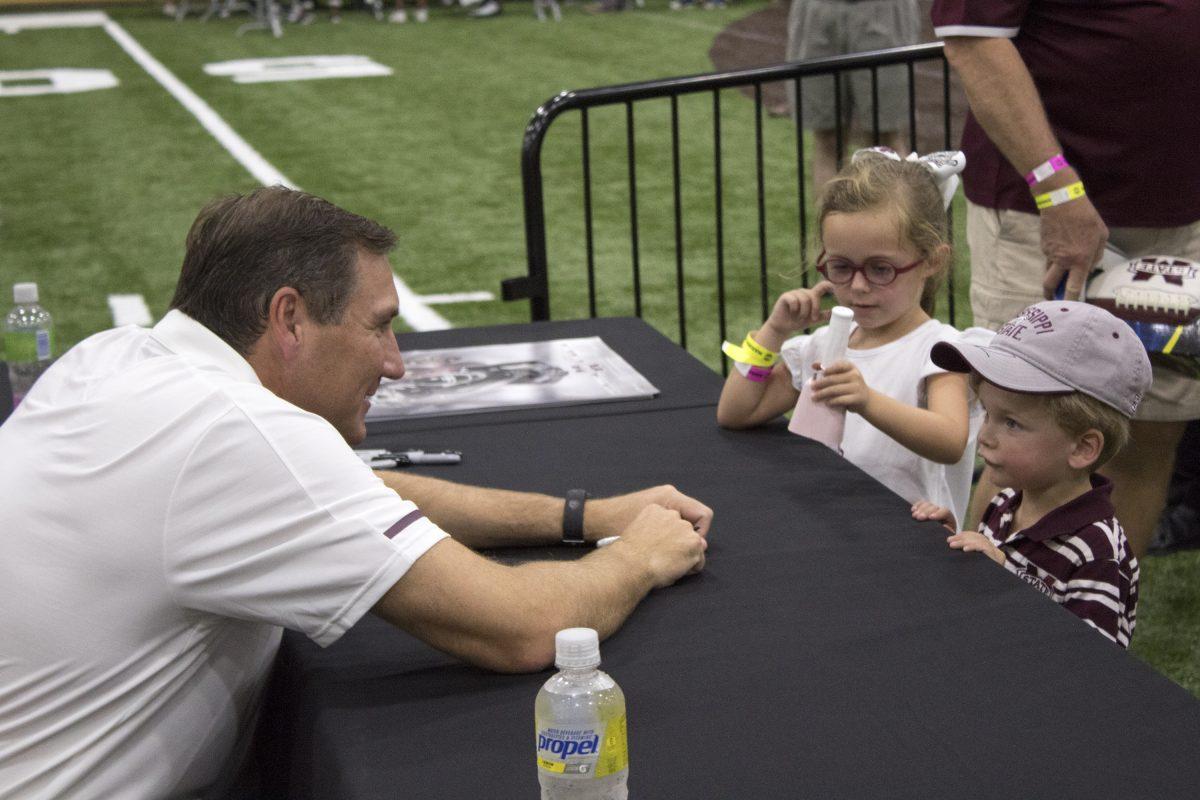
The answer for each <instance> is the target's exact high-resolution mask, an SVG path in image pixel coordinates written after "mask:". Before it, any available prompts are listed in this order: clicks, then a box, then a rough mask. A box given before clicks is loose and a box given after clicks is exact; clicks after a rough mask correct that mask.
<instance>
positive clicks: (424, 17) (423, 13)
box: [413, 8, 429, 22]
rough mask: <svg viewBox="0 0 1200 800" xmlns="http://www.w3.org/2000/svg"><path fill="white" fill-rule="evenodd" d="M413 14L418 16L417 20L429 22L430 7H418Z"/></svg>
mask: <svg viewBox="0 0 1200 800" xmlns="http://www.w3.org/2000/svg"><path fill="white" fill-rule="evenodd" d="M413 16H414V17H416V19H417V22H429V9H428V8H418V9H417V12H416V13H415V14H414V15H413Z"/></svg>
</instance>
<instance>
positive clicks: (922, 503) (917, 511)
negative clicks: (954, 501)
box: [912, 500, 958, 533]
mask: <svg viewBox="0 0 1200 800" xmlns="http://www.w3.org/2000/svg"><path fill="white" fill-rule="evenodd" d="M912 516H913V519H916V520H926V519H931V520H933V521H934V522H940V523H942V525H944V526H945V527H946V528H947V529H948V530H949V531H950V532H951V533H956V532H957V531H958V521H957V520H956V519H954V512H953V511H951V510H950V509H948V508H945V507H944V506H939V505H934V504H933V503H931V502H929V501H928V500H918V501H917V502H915V503H913V507H912Z"/></svg>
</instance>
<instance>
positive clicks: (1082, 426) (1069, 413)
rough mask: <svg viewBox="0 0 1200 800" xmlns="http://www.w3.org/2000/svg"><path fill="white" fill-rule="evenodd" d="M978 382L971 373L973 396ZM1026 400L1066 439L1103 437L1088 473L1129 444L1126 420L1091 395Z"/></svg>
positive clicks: (1038, 396)
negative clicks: (1097, 434) (1038, 405)
mask: <svg viewBox="0 0 1200 800" xmlns="http://www.w3.org/2000/svg"><path fill="white" fill-rule="evenodd" d="M982 382H983V378H982V377H980V375H979V373H977V372H972V373H971V378H970V383H971V389H972V391H974V392H975V393H976V394H978V393H979V384H980V383H982ZM1021 394H1025V393H1024V392H1022V393H1021ZM1028 396H1030V397H1036V398H1038V399H1039V400H1040V401H1041V403H1042V408H1044V409H1046V413H1047V414H1049V415H1050V419H1051V420H1053V421H1054V424H1055V425H1057V426H1058V427H1059V428H1061V429H1062V430H1063V431H1065V432H1066V433H1067V435H1069V436H1080V435H1082V434H1083V433H1084V432H1085V431H1088V430H1090V429H1092V428H1095V429H1096V430H1098V431H1100V434H1101V435H1102V436H1103V437H1104V446H1103V447H1102V448H1100V455H1099V456H1097V457H1096V460H1095V461H1094V462H1092V464H1091V466H1089V467H1088V472H1089V473H1091V472H1095V471H1096V470H1098V469H1100V468H1101V467H1102V466H1104V465H1105V464H1107V463H1108V461H1109V459H1111V458H1112V457H1113V456H1115V455H1116V454H1117V453H1118V452H1120V450H1121V448H1122V447H1124V446H1125V445H1126V444H1127V443H1128V442H1129V417H1127V416H1125V415H1124V414H1122V413H1121V412H1120V411H1117V410H1116V409H1115V408H1113V407H1112V406H1110V405H1108V404H1107V403H1104V402H1101V401H1100V400H1097V399H1096V398H1094V397H1092V396H1091V395H1087V394H1084V393H1083V392H1067V393H1066V394H1036V395H1028Z"/></svg>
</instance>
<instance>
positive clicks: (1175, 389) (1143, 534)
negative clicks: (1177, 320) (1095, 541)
mask: <svg viewBox="0 0 1200 800" xmlns="http://www.w3.org/2000/svg"><path fill="white" fill-rule="evenodd" d="M1109 235H1110V240H1111V241H1112V243H1113V245H1115V246H1116V247H1118V248H1119V249H1120V250H1121V251H1123V252H1124V253H1126V254H1127V255H1129V256H1130V257H1131V258H1132V257H1137V256H1144V255H1171V256H1180V257H1182V258H1189V259H1193V260H1195V259H1200V223H1195V224H1192V225H1185V226H1182V227H1178V228H1161V229H1148V228H1113V229H1112V230H1111V231H1110V234H1109ZM1153 359H1154V356H1151V360H1153ZM1197 418H1200V381H1197V380H1196V379H1194V378H1191V377H1189V376H1187V375H1184V374H1182V373H1180V372H1176V371H1174V370H1172V369H1169V368H1167V367H1165V366H1162V365H1160V364H1157V363H1156V364H1155V365H1154V375H1153V383H1152V384H1151V386H1150V390H1149V391H1148V392H1147V393H1146V396H1145V397H1144V398H1143V399H1142V403H1141V405H1140V406H1139V407H1138V411H1137V418H1136V419H1135V420H1134V421H1133V425H1132V427H1131V429H1130V432H1131V436H1130V441H1129V444H1128V445H1126V446H1125V448H1124V449H1123V450H1122V451H1121V452H1120V453H1118V454H1117V455H1116V456H1115V457H1114V458H1113V460H1112V462H1111V464H1109V465H1106V466H1105V468H1104V469H1102V470H1101V472H1103V473H1104V474H1105V475H1107V476H1108V477H1110V478H1112V480H1113V484H1114V487H1113V505H1114V506H1115V507H1116V510H1117V519H1119V520H1121V525H1122V526H1123V527H1124V528H1125V535H1126V537H1127V538H1128V539H1129V542H1130V545H1131V546H1132V547H1133V552H1134V555H1136V556H1138V557H1139V558H1140V557H1141V556H1142V555H1144V554H1145V552H1146V548H1147V547H1148V546H1149V544H1150V540H1151V539H1152V538H1153V537H1154V529H1155V526H1156V525H1157V524H1158V520H1159V517H1160V516H1162V512H1163V509H1164V508H1165V507H1166V504H1167V492H1168V491H1169V489H1170V485H1171V475H1172V473H1173V472H1174V468H1175V455H1176V452H1177V450H1178V445H1179V441H1180V439H1181V438H1182V437H1183V433H1184V430H1185V429H1186V427H1187V422H1188V420H1192V419H1197Z"/></svg>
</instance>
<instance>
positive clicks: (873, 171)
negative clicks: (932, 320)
mask: <svg viewBox="0 0 1200 800" xmlns="http://www.w3.org/2000/svg"><path fill="white" fill-rule="evenodd" d="M880 208H894V209H895V210H896V216H897V219H898V220H899V228H900V229H899V231H898V233H899V235H900V241H902V242H904V243H906V244H909V245H911V246H912V247H913V248H914V249H915V250H916V251H917V252H918V253H920V255H921V257H922V258H924V259H926V260H927V261H928V262H929V263H934V262H933V258H934V254H935V253H936V252H937V250H938V248H940V247H941V246H942V245H946V246H948V247H949V246H951V243H950V222H949V218H948V217H947V215H946V209H945V206H943V205H942V193H941V191H940V190H939V189H938V187H937V184H936V183H935V182H934V180H933V175H932V174H930V172H929V170H928V169H927V168H926V167H924V166H922V165H921V164H918V163H916V162H914V161H895V160H893V159H891V158H888V157H887V156H884V155H879V154H874V153H867V154H864V155H862V156H860V157H859V158H858V160H857V161H853V162H851V163H850V164H847V165H846V166H845V167H844V168H843V169H842V171H841V172H839V173H838V174H837V176H836V177H835V178H833V180H831V181H830V182H829V183H827V184H826V185H825V189H824V190H823V191H822V193H821V200H820V204H819V209H818V210H819V215H818V218H817V219H818V223H817V224H818V226H819V228H820V229H821V230H824V228H825V218H826V217H827V216H829V215H830V214H854V213H858V212H861V211H873V210H875V209H880ZM952 262H953V251H951V253H950V257H948V258H946V259H945V261H944V262H943V263H942V269H941V271H940V272H939V273H937V274H935V275H931V276H930V277H929V278H928V279H927V280H926V281H925V287H924V289H923V290H922V292H921V308H922V309H923V310H924V311H925V313H926V314H929V315H930V316H933V312H934V308H935V307H936V305H937V294H938V290H939V289H940V288H941V284H942V279H943V277H944V276H945V273H946V272H947V270H948V269H949V265H950V264H951V263H952Z"/></svg>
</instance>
